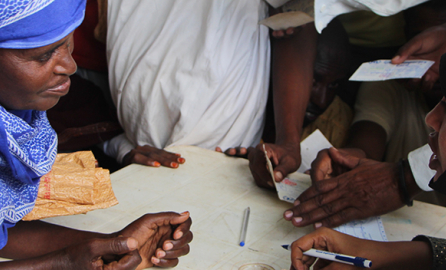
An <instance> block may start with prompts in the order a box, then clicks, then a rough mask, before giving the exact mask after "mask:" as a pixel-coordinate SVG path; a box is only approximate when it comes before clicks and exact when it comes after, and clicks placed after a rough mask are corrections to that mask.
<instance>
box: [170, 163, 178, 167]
mask: <svg viewBox="0 0 446 270" xmlns="http://www.w3.org/2000/svg"><path fill="white" fill-rule="evenodd" d="M170 167H172V168H178V163H176V162H171V163H170Z"/></svg>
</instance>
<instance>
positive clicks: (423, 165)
mask: <svg viewBox="0 0 446 270" xmlns="http://www.w3.org/2000/svg"><path fill="white" fill-rule="evenodd" d="M431 155H432V150H431V148H430V147H429V145H428V144H426V145H424V146H422V147H420V148H418V149H415V150H413V151H412V152H410V153H409V158H408V160H409V164H410V168H411V169H412V174H413V177H414V178H415V182H416V183H417V185H418V186H419V187H420V188H421V189H422V190H424V191H432V188H430V187H429V181H430V180H431V179H432V177H434V175H435V171H434V170H432V169H430V168H429V160H430V157H431Z"/></svg>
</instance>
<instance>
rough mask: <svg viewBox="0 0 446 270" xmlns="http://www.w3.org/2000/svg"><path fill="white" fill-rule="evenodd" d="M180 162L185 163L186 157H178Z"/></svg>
mask: <svg viewBox="0 0 446 270" xmlns="http://www.w3.org/2000/svg"><path fill="white" fill-rule="evenodd" d="M178 162H179V163H181V164H183V163H184V162H186V159H184V158H179V159H178Z"/></svg>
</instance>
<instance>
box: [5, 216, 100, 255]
mask: <svg viewBox="0 0 446 270" xmlns="http://www.w3.org/2000/svg"><path fill="white" fill-rule="evenodd" d="M107 236H108V235H105V234H100V233H92V232H86V231H80V230H75V229H70V228H66V227H62V226H58V225H54V224H50V223H46V222H41V221H31V222H25V221H21V222H19V223H17V224H16V226H15V227H13V228H11V229H9V230H8V243H7V245H6V246H5V247H4V248H3V249H2V250H0V256H1V257H3V258H9V259H27V258H34V257H38V256H42V255H44V254H47V253H50V252H53V251H56V250H60V249H62V248H65V247H67V246H71V245H74V244H77V243H80V242H83V241H85V240H87V239H91V238H105V237H107Z"/></svg>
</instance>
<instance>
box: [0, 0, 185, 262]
mask: <svg viewBox="0 0 446 270" xmlns="http://www.w3.org/2000/svg"><path fill="white" fill-rule="evenodd" d="M84 10H85V0H65V1H43V0H34V1H9V2H7V3H3V4H2V5H0V14H1V16H0V69H1V70H2V72H1V73H0V138H1V139H0V193H1V194H2V196H1V199H0V226H1V230H0V256H1V257H3V258H10V259H13V260H12V261H7V262H1V263H0V268H5V269H6V268H7V269H30V268H32V269H73V270H75V269H76V270H77V269H143V268H147V267H151V266H153V265H157V266H163V267H171V266H175V265H176V264H177V263H178V257H179V256H182V255H185V254H187V253H188V252H189V245H188V243H189V242H190V241H191V240H192V233H191V232H190V230H189V229H190V225H191V220H190V218H189V213H188V212H184V213H182V214H177V213H173V212H166V213H158V214H147V215H144V216H142V217H141V218H139V219H137V220H136V221H134V222H132V223H131V224H129V225H128V226H127V227H125V228H124V229H122V230H120V231H118V232H115V233H110V234H102V233H96V232H87V231H80V230H75V229H70V228H66V227H62V226H58V225H53V224H49V223H46V222H42V221H32V222H24V221H21V219H22V218H23V217H24V216H25V215H26V214H28V213H29V212H30V211H31V210H32V208H33V207H34V204H35V201H36V197H37V192H38V186H39V181H40V177H41V176H42V175H44V174H46V173H48V172H49V171H50V170H51V167H52V164H53V163H54V160H55V158H56V154H57V136H56V133H55V131H54V130H53V129H52V128H51V126H50V124H49V122H48V119H47V117H46V110H48V109H50V108H51V107H53V106H54V105H55V104H56V103H57V102H58V101H59V99H60V97H61V96H64V95H66V94H67V93H68V91H69V87H70V75H72V74H73V73H74V72H75V71H76V63H75V62H74V60H73V58H72V57H71V53H72V51H73V46H74V44H73V31H74V30H75V28H76V27H77V26H79V25H80V24H81V22H82V20H83V17H84Z"/></svg>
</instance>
